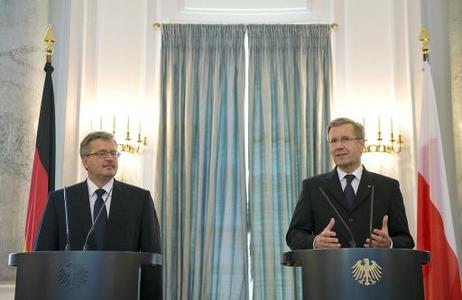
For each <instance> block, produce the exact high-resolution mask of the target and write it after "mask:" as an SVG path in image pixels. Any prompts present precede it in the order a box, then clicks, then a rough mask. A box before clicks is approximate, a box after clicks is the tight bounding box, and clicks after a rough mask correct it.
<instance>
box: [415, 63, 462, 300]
mask: <svg viewBox="0 0 462 300" xmlns="http://www.w3.org/2000/svg"><path fill="white" fill-rule="evenodd" d="M423 72H424V76H423V77H424V81H423V89H422V104H421V105H422V110H421V117H420V136H419V149H418V153H419V156H418V163H417V176H418V178H417V180H418V181H417V187H418V191H417V202H418V203H417V248H418V249H419V250H428V251H430V259H431V262H430V264H428V265H426V266H424V267H423V274H424V288H425V299H427V300H441V299H452V300H456V299H457V300H460V299H462V291H461V284H460V277H459V266H458V261H459V258H458V255H457V248H456V238H455V234H454V224H453V221H452V214H451V203H450V199H449V190H448V182H447V176H446V168H445V165H444V157H443V147H442V143H441V134H440V125H439V120H438V111H437V108H436V97H435V91H434V89H433V80H432V76H431V71H430V65H429V64H428V62H424V68H423Z"/></svg>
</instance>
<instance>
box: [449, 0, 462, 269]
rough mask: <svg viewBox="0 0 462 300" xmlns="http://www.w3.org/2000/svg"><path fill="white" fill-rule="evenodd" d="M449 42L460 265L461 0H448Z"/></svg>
mask: <svg viewBox="0 0 462 300" xmlns="http://www.w3.org/2000/svg"><path fill="white" fill-rule="evenodd" d="M449 44H450V59H451V94H452V119H453V126H454V145H455V153H456V171H457V174H456V175H457V178H456V182H458V183H459V184H457V189H458V190H457V199H458V201H457V204H458V206H456V207H457V208H458V209H457V212H456V214H455V215H454V223H455V226H457V228H458V229H459V231H456V234H457V233H459V264H460V265H461V266H462V260H461V259H460V258H461V257H462V256H461V254H462V250H461V248H462V221H461V220H462V185H461V184H460V183H461V182H462V118H461V117H460V116H461V115H462V1H460V0H450V1H449Z"/></svg>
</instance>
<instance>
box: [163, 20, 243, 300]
mask: <svg viewBox="0 0 462 300" xmlns="http://www.w3.org/2000/svg"><path fill="white" fill-rule="evenodd" d="M244 36H245V27H244V26H241V25H191V24H168V25H162V49H161V103H160V119H159V122H160V130H159V142H158V156H157V158H158V159H157V166H156V178H157V180H156V191H155V193H156V197H158V200H157V201H156V202H157V203H161V209H160V211H161V214H160V215H161V216H160V217H161V227H162V243H163V244H162V246H163V263H164V265H163V272H164V299H247V298H248V263H247V224H246V222H247V221H246V194H245V193H246V191H245V165H244V162H245V152H244V120H243V118H244V115H243V113H242V111H241V108H242V107H243V105H244V84H245V76H244V74H245V61H244V59H245V53H244Z"/></svg>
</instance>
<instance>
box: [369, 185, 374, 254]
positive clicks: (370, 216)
mask: <svg viewBox="0 0 462 300" xmlns="http://www.w3.org/2000/svg"><path fill="white" fill-rule="evenodd" d="M371 189H372V190H371V211H370V213H369V238H370V235H371V234H372V230H373V228H372V220H373V219H374V192H375V187H374V186H373V185H372V186H371ZM369 247H371V248H372V247H374V246H373V245H372V242H370V243H369Z"/></svg>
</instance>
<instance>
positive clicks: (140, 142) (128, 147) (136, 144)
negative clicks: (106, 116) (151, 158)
mask: <svg viewBox="0 0 462 300" xmlns="http://www.w3.org/2000/svg"><path fill="white" fill-rule="evenodd" d="M115 128H116V117H115V116H114V118H113V120H112V134H113V135H114V136H116V130H115ZM124 141H125V142H124V143H119V144H118V145H117V148H118V150H119V151H123V152H128V153H132V154H143V152H144V147H145V146H146V145H147V144H148V138H147V137H146V136H144V137H142V136H141V121H140V123H139V128H138V134H137V136H136V139H135V140H134V141H132V135H131V132H130V117H127V130H126V132H125V139H124Z"/></svg>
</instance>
